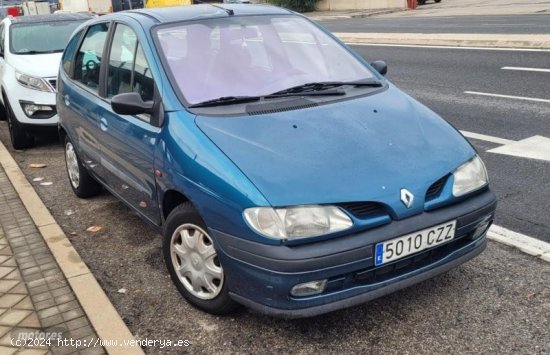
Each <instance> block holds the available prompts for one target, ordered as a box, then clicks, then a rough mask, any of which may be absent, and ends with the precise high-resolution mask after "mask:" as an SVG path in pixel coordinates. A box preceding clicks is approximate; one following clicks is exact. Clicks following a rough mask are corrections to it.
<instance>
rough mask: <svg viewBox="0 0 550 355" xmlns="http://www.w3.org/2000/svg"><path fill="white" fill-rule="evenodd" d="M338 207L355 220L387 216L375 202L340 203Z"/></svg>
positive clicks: (383, 209)
mask: <svg viewBox="0 0 550 355" xmlns="http://www.w3.org/2000/svg"><path fill="white" fill-rule="evenodd" d="M338 206H340V207H342V208H343V209H345V210H347V211H348V212H349V213H351V214H352V215H354V216H355V217H357V218H366V217H371V216H375V215H385V214H387V211H386V209H385V208H384V206H383V205H382V204H380V203H377V202H348V203H340V204H338Z"/></svg>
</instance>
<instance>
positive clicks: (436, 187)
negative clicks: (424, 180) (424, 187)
mask: <svg viewBox="0 0 550 355" xmlns="http://www.w3.org/2000/svg"><path fill="white" fill-rule="evenodd" d="M447 178H448V176H445V177H442V178H441V179H439V180H437V181H436V182H434V183H433V184H432V185H431V186H430V187H429V188H428V191H426V201H427V200H431V199H432V198H436V197H437V196H439V193H440V192H441V190H442V189H443V186H445V182H447Z"/></svg>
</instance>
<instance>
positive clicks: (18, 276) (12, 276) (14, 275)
mask: <svg viewBox="0 0 550 355" xmlns="http://www.w3.org/2000/svg"><path fill="white" fill-rule="evenodd" d="M0 268H1V266H0ZM1 278H3V279H4V280H18V281H21V274H20V273H19V270H17V269H13V271H12V272H10V273H9V274H8V275H6V276H4V277H1Z"/></svg>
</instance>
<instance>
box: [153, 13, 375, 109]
mask: <svg viewBox="0 0 550 355" xmlns="http://www.w3.org/2000/svg"><path fill="white" fill-rule="evenodd" d="M157 37H158V40H159V43H160V47H161V48H160V49H161V52H162V56H163V57H164V59H165V63H167V66H168V67H169V71H170V73H171V76H172V80H173V81H174V83H173V84H174V86H175V87H177V88H178V89H179V90H180V92H181V93H182V94H183V97H184V99H185V101H187V103H188V104H196V103H200V102H205V101H209V100H215V99H218V98H224V97H242V96H245V97H246V96H259V95H262V96H263V95H269V94H272V93H274V92H278V91H281V90H285V89H288V88H292V87H296V86H299V85H303V84H308V83H314V82H315V83H319V82H321V83H322V82H354V81H359V80H365V79H370V78H373V74H372V72H371V71H370V70H369V69H368V68H367V67H366V66H364V65H363V63H361V62H360V61H359V60H358V59H357V58H355V57H354V55H353V54H351V53H350V52H348V51H347V50H346V49H345V48H344V47H342V46H341V45H340V44H339V43H338V42H336V41H334V40H333V39H332V38H331V37H330V36H329V35H327V34H326V33H324V32H323V31H322V30H321V29H319V28H318V27H316V26H315V25H314V24H312V23H311V22H309V21H308V20H306V19H303V18H301V17H299V16H275V17H273V16H246V17H238V16H235V17H227V18H221V19H211V20H205V21H200V22H199V21H196V22H192V23H188V24H185V23H183V24H175V25H169V26H168V27H161V28H160V29H158V30H157Z"/></svg>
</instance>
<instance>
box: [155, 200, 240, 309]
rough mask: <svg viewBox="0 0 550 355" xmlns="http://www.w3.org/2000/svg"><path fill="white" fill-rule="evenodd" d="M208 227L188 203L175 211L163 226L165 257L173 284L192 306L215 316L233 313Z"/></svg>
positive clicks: (224, 278) (234, 306) (233, 303)
mask: <svg viewBox="0 0 550 355" xmlns="http://www.w3.org/2000/svg"><path fill="white" fill-rule="evenodd" d="M207 230H208V229H207V228H206V224H205V223H204V222H203V220H202V218H201V217H200V215H199V214H198V213H197V211H196V210H195V209H194V208H193V206H192V205H191V203H189V202H186V203H184V204H181V205H179V206H178V207H176V208H175V209H174V210H173V211H172V212H171V213H170V215H169V216H168V218H167V219H166V224H165V226H164V233H163V234H164V240H163V254H164V261H165V263H166V267H167V268H168V272H169V273H170V277H171V278H172V281H173V282H174V284H175V285H176V287H177V289H178V291H179V292H180V293H181V295H182V296H183V297H184V298H185V299H186V300H187V301H188V302H189V303H191V304H192V305H193V306H195V307H196V308H198V309H201V310H203V311H205V312H208V313H212V314H217V315H221V314H228V313H232V312H234V311H235V310H236V309H237V308H238V307H239V305H238V304H237V303H236V302H235V301H233V300H232V299H231V298H230V297H229V289H228V287H227V282H226V277H225V273H224V270H223V268H222V265H221V264H220V261H219V258H218V255H217V252H216V249H215V248H214V242H213V240H212V238H211V237H210V236H209V235H208V232H207Z"/></svg>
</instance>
